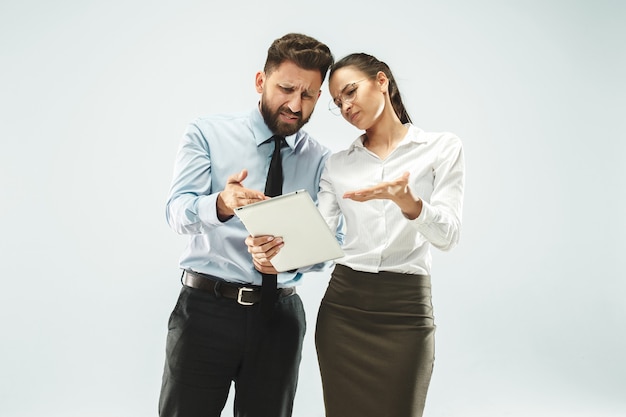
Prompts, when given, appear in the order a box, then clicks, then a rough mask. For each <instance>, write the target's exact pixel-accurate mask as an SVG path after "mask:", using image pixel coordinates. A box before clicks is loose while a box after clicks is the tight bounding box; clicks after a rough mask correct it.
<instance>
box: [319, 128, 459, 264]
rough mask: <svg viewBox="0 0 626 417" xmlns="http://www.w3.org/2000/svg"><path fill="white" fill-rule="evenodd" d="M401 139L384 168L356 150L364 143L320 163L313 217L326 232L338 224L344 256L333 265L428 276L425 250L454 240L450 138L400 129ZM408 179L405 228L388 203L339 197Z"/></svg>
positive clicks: (455, 142)
mask: <svg viewBox="0 0 626 417" xmlns="http://www.w3.org/2000/svg"><path fill="white" fill-rule="evenodd" d="M408 127H409V130H408V133H407V135H406V137H405V138H404V139H403V140H402V141H401V142H400V143H399V144H398V146H397V148H396V149H394V150H393V152H392V153H391V154H390V155H389V156H388V157H387V158H385V159H384V160H381V159H380V158H379V157H378V156H377V155H376V154H374V153H372V152H370V151H369V150H368V149H367V148H365V146H363V138H364V136H361V137H359V138H358V139H357V140H355V141H354V142H353V143H352V145H350V147H349V148H348V149H346V150H344V151H341V152H338V153H336V154H333V155H332V156H331V157H330V158H329V160H328V161H327V162H326V166H325V168H324V171H323V173H322V178H321V182H320V191H319V194H318V198H319V209H320V211H321V213H322V215H323V216H324V218H325V219H326V222H327V223H328V226H329V227H330V229H331V230H336V228H337V225H338V224H339V220H340V219H341V216H343V218H344V234H345V237H344V242H343V250H344V253H345V256H344V257H343V258H340V259H338V260H336V262H337V263H338V264H342V265H345V266H348V267H350V268H352V269H355V270H358V271H365V272H379V271H393V272H400V273H409V274H430V268H431V260H432V256H431V254H430V244H432V245H433V246H435V247H436V248H439V249H441V250H449V249H451V248H452V247H454V246H455V245H456V244H457V242H458V240H459V233H460V227H461V212H462V208H463V188H464V183H465V163H464V158H463V147H462V144H461V141H460V140H459V138H458V137H456V136H455V135H453V134H451V133H447V132H444V133H431V132H424V131H423V130H421V129H419V128H417V127H415V126H413V125H410V124H409V125H408ZM406 171H408V172H409V173H410V177H409V187H410V189H411V192H412V193H413V196H414V197H419V198H420V199H421V200H422V203H423V207H422V212H421V213H420V215H419V216H418V217H417V218H416V219H414V220H409V219H407V218H406V217H404V215H403V214H402V212H401V210H400V208H399V207H398V206H397V205H396V204H395V203H393V202H392V201H390V200H371V201H366V202H357V201H353V200H350V199H344V198H343V197H342V196H343V194H344V193H345V192H346V191H352V190H357V189H361V188H366V187H371V186H373V185H376V184H378V183H380V182H383V181H391V180H395V179H397V178H399V177H400V176H402V174H403V173H404V172H406Z"/></svg>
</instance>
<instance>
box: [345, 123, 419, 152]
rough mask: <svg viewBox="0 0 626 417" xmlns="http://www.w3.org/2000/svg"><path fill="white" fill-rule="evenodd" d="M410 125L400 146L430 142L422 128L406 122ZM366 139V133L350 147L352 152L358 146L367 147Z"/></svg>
mask: <svg viewBox="0 0 626 417" xmlns="http://www.w3.org/2000/svg"><path fill="white" fill-rule="evenodd" d="M406 125H408V127H409V131H408V132H407V134H406V136H405V137H404V139H402V141H401V142H400V143H399V144H398V146H404V145H406V144H408V143H426V142H428V137H427V135H426V134H425V133H424V131H423V130H422V129H420V128H419V127H417V126H414V125H412V124H411V123H406ZM364 139H365V134H362V135H361V136H359V137H358V138H356V140H355V141H354V142H352V144H351V145H350V147H349V151H350V152H352V151H354V150H355V149H357V148H362V149H365V146H364V145H363V140H364Z"/></svg>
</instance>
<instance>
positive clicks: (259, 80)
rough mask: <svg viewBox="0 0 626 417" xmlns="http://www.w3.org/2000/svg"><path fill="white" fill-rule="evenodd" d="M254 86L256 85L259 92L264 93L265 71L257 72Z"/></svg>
mask: <svg viewBox="0 0 626 417" xmlns="http://www.w3.org/2000/svg"><path fill="white" fill-rule="evenodd" d="M254 86H255V87H256V92H257V93H259V94H261V93H263V87H265V73H264V72H263V71H259V72H257V73H256V76H255V77H254Z"/></svg>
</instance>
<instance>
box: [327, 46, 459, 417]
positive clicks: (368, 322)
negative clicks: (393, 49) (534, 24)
mask: <svg viewBox="0 0 626 417" xmlns="http://www.w3.org/2000/svg"><path fill="white" fill-rule="evenodd" d="M329 88H330V93H331V96H332V103H331V106H332V107H333V108H334V110H335V111H336V112H337V113H338V114H341V115H342V116H343V118H344V119H346V120H347V121H348V122H349V123H350V124H352V125H354V126H355V127H357V128H358V129H361V130H363V131H364V134H363V135H361V136H360V137H359V138H358V139H357V140H356V141H355V142H354V143H353V144H352V145H351V146H350V147H349V148H348V149H347V150H345V151H342V152H339V153H337V154H334V155H333V156H331V157H330V159H329V160H328V161H327V163H326V167H325V169H324V172H323V174H322V179H321V183H320V192H319V195H318V197H319V208H320V211H321V212H322V214H323V215H324V217H325V218H326V221H327V222H328V224H329V226H330V228H331V230H335V229H336V226H337V224H338V222H339V219H340V218H341V217H343V218H344V220H345V230H344V232H345V241H344V244H343V250H344V252H345V256H344V257H343V258H341V259H339V260H337V261H336V266H335V269H334V271H333V273H332V276H331V280H330V283H329V286H328V289H327V291H326V294H325V295H324V298H323V300H322V303H321V306H320V309H319V315H318V321H317V328H316V335H315V341H316V347H317V353H318V358H319V366H320V371H321V376H322V385H323V389H324V402H325V407H326V416H327V417H368V416H371V417H410V416H421V415H422V413H423V409H424V403H425V399H426V392H427V389H428V385H429V383H430V377H431V373H432V368H433V361H434V331H435V325H434V321H433V311H432V304H431V288H430V267H431V254H430V246H431V245H433V246H435V247H436V248H438V249H441V250H449V249H451V248H452V247H453V246H455V244H456V243H457V241H458V238H459V229H460V224H461V209H462V200H463V187H464V161H463V149H462V145H461V142H460V140H459V139H458V138H457V137H456V136H454V135H452V134H450V133H427V132H424V131H422V130H420V129H419V128H417V127H415V126H414V125H413V124H411V119H410V118H409V115H408V114H407V111H406V109H405V108H404V105H403V104H402V99H401V97H400V93H399V91H398V86H397V85H396V81H395V80H394V78H393V75H392V73H391V71H390V69H389V67H388V66H387V65H386V64H385V63H384V62H381V61H379V60H378V59H376V58H375V57H373V56H370V55H367V54H363V53H358V54H352V55H348V56H347V57H345V58H343V59H341V60H340V61H338V62H337V63H336V64H335V65H334V66H333V67H332V68H331V72H330V77H329Z"/></svg>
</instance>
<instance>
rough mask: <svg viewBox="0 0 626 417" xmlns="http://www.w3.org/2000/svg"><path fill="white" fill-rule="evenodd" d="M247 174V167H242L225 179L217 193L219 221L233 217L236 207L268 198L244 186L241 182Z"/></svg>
mask: <svg viewBox="0 0 626 417" xmlns="http://www.w3.org/2000/svg"><path fill="white" fill-rule="evenodd" d="M247 176H248V170H247V169H242V170H241V172H239V173H237V174H233V175H231V176H230V177H228V180H226V186H225V187H224V190H223V191H221V192H220V193H219V194H218V195H217V217H218V218H219V219H220V220H221V221H226V220H228V219H230V218H231V217H233V216H234V215H235V209H236V208H237V207H241V206H246V205H248V204H252V203H256V202H257V201H262V200H266V199H268V198H269V197H266V196H265V195H264V194H263V193H262V192H260V191H256V190H250V189H248V188H245V187H244V186H243V184H242V183H243V180H245V179H246V177H247Z"/></svg>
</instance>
